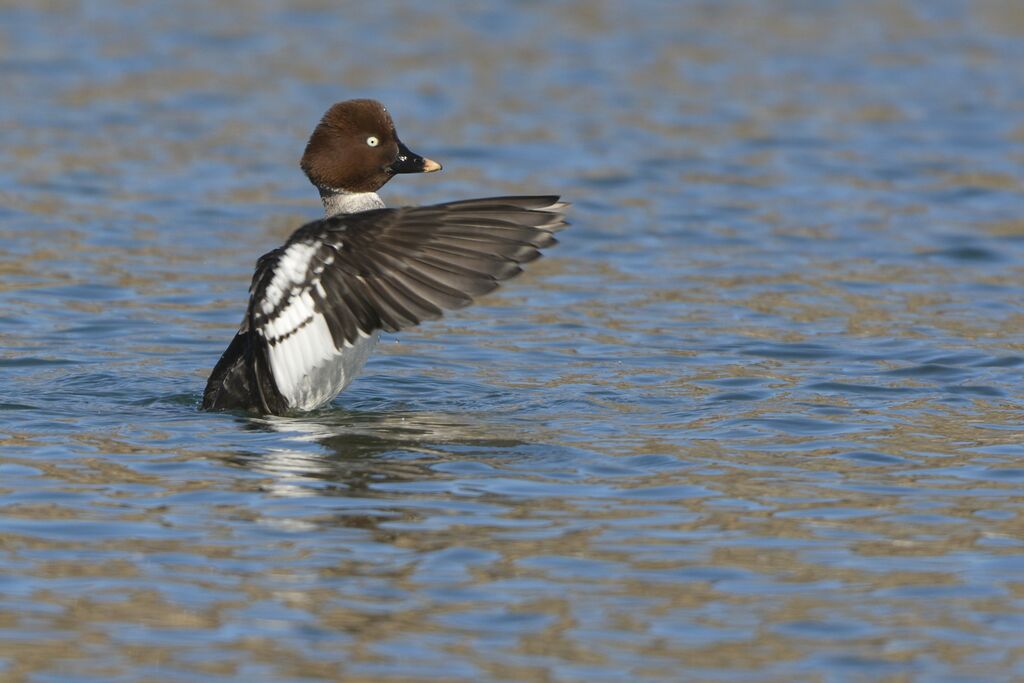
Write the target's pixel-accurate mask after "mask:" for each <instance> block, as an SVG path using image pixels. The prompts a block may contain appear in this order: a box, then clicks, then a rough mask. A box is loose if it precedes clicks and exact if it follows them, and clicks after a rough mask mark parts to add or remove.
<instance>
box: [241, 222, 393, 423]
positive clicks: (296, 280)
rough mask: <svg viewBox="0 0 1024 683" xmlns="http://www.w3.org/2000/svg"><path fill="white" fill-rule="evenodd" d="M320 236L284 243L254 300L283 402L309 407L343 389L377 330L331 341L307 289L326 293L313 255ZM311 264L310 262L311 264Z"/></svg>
mask: <svg viewBox="0 0 1024 683" xmlns="http://www.w3.org/2000/svg"><path fill="white" fill-rule="evenodd" d="M322 245H323V242H319V241H316V242H296V243H294V244H291V245H289V246H288V248H287V249H285V251H284V253H283V254H282V255H281V256H280V258H279V259H278V261H277V264H276V265H275V268H274V276H273V277H272V278H271V281H270V284H269V285H268V286H267V288H266V290H265V294H264V297H263V299H262V300H261V301H260V302H259V304H258V311H259V313H260V314H261V315H259V316H258V320H257V326H256V332H257V334H259V335H260V336H262V337H263V338H264V339H266V341H267V346H268V351H269V353H268V356H269V361H270V370H271V372H272V373H273V375H274V382H275V383H276V384H277V389H278V391H279V392H280V393H281V395H282V396H283V397H284V399H285V401H287V403H288V406H289V408H292V409H295V410H312V409H314V408H316V407H318V406H321V405H323V404H324V403H327V402H328V401H330V400H331V399H333V398H334V397H335V396H337V395H338V393H339V392H340V391H341V390H342V389H344V388H345V387H346V386H347V385H348V384H349V383H350V382H351V381H352V380H353V379H355V377H356V375H358V374H359V371H360V370H361V369H362V367H363V365H364V364H365V363H366V360H367V358H368V357H369V355H370V352H371V351H372V350H373V347H374V346H375V345H376V343H377V335H376V334H373V335H366V334H365V333H363V334H360V338H359V339H357V340H356V343H355V344H347V343H346V344H344V345H343V347H342V348H340V349H339V348H338V347H336V346H335V345H334V338H333V336H332V335H331V330H330V328H329V327H328V326H327V319H326V318H324V316H323V315H321V314H320V313H319V312H317V310H316V304H315V302H314V301H313V296H312V292H314V291H315V292H317V294H318V295H319V296H320V297H322V298H326V297H327V291H326V290H325V289H324V286H323V284H322V283H321V282H320V274H321V273H322V272H323V269H324V265H329V264H330V262H331V261H333V260H334V258H333V254H332V255H329V256H328V257H327V258H325V259H324V263H323V264H321V263H318V262H317V261H315V260H314V256H315V255H316V253H317V251H318V250H319V249H320V248H321V246H322ZM313 264H316V265H315V266H314V265H313Z"/></svg>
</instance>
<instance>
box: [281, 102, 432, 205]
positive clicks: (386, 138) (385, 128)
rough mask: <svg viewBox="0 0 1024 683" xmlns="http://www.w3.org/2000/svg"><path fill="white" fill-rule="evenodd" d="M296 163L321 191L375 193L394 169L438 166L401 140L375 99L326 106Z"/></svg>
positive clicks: (403, 170)
mask: <svg viewBox="0 0 1024 683" xmlns="http://www.w3.org/2000/svg"><path fill="white" fill-rule="evenodd" d="M300 165H301V167H302V170H303V171H305V173H306V177H307V178H309V181H310V182H311V183H313V184H314V185H316V187H317V188H319V189H320V191H321V194H322V193H324V192H325V191H327V192H330V191H331V190H343V191H346V192H376V191H377V190H378V189H380V187H381V186H382V185H384V183H386V182H387V181H389V180H391V177H392V176H394V175H395V174H396V173H430V172H432V171H438V170H440V169H441V164H439V163H437V162H436V161H431V160H430V159H424V158H423V157H421V156H420V155H418V154H415V153H413V152H411V151H409V148H408V147H406V146H405V145H403V144H402V141H401V140H399V139H398V134H397V133H396V132H395V124H394V122H393V121H392V120H391V115H390V114H388V110H387V109H385V108H384V105H382V104H381V103H380V102H377V101H376V100H346V101H344V102H338V103H337V104H335V105H334V106H332V107H331V108H330V109H328V110H327V113H326V114H324V116H323V118H322V119H320V123H318V124H317V127H316V128H315V129H314V130H313V134H312V135H311V136H310V138H309V142H308V143H306V151H305V153H304V154H303V155H302V162H301V163H300Z"/></svg>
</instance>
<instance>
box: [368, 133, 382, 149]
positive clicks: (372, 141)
mask: <svg viewBox="0 0 1024 683" xmlns="http://www.w3.org/2000/svg"><path fill="white" fill-rule="evenodd" d="M366 144H368V145H369V146H370V147H376V146H377V145H379V144H380V140H378V139H377V136H376V135H371V136H370V137H368V138H366Z"/></svg>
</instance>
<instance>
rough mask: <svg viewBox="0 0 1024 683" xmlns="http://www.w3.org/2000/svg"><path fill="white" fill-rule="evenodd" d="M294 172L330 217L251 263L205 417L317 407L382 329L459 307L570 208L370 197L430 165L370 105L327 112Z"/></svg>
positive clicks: (531, 255)
mask: <svg viewBox="0 0 1024 683" xmlns="http://www.w3.org/2000/svg"><path fill="white" fill-rule="evenodd" d="M301 167H302V170H303V171H304V172H305V174H306V177H308V178H309V180H310V182H312V183H313V185H314V186H315V187H316V188H317V190H319V191H320V198H321V200H322V201H323V205H324V212H325V213H326V216H327V217H326V218H324V219H322V220H318V221H313V222H312V223H307V224H306V225H304V226H302V227H301V228H299V229H298V230H296V231H295V232H294V233H293V234H292V236H291V237H289V238H288V241H287V242H285V243H284V245H283V246H281V247H278V248H277V249H275V250H273V251H271V252H269V253H267V254H264V255H263V256H261V257H260V259H259V260H258V261H257V262H256V273H255V274H254V275H253V278H252V285H251V286H250V287H249V307H248V309H247V310H246V313H245V318H244V319H243V320H242V324H241V326H240V327H239V328H238V333H237V334H235V338H234V339H233V340H232V341H231V344H230V345H229V346H228V348H227V350H226V351H225V352H224V355H222V356H221V358H220V361H218V363H217V365H216V367H214V369H213V372H212V373H211V374H210V379H209V380H208V381H207V383H206V390H205V391H204V392H203V403H202V407H203V409H206V410H230V409H241V410H249V411H253V412H259V413H270V414H275V415H282V414H288V413H294V412H299V411H306V410H313V409H314V408H317V407H319V406H322V405H324V404H325V403H327V402H329V401H331V400H332V399H333V398H334V397H335V396H337V395H338V393H340V392H341V391H342V390H343V389H344V388H345V387H346V386H348V384H349V383H350V382H351V381H352V380H353V379H355V377H356V375H357V374H359V371H360V370H362V368H363V365H364V364H365V363H366V360H367V358H368V357H369V355H370V352H371V351H372V350H373V347H374V345H375V344H376V343H377V338H378V336H379V334H380V331H381V330H386V331H388V332H397V331H398V330H403V329H406V328H408V327H412V326H414V325H417V324H419V323H420V321H422V320H428V319H433V318H438V317H440V316H441V314H442V312H443V311H445V310H449V309H455V308H462V307H464V306H468V305H469V304H471V303H473V300H474V298H475V297H478V296H480V295H481V294H485V293H487V292H490V291H491V290H493V289H494V288H496V287H497V286H498V283H500V282H501V281H502V280H507V279H508V278H510V277H513V276H515V275H517V274H518V273H519V272H521V268H520V267H519V266H520V265H521V264H523V263H526V262H528V261H532V260H534V259H535V258H537V257H538V256H540V250H541V249H542V248H544V247H550V246H552V245H553V244H555V238H554V236H553V233H554V232H555V231H557V230H560V229H561V228H563V227H565V225H566V222H565V220H564V219H563V216H562V212H563V210H564V209H565V207H566V206H568V205H567V204H565V203H563V202H560V201H558V199H559V198H558V197H557V196H553V195H552V196H523V197H489V198H486V199H467V200H463V201H457V202H448V203H445V204H436V205H433V206H417V207H404V208H401V209H387V208H384V202H383V201H381V199H380V197H378V196H377V190H378V189H380V188H381V186H383V185H384V184H385V183H386V182H388V181H389V180H391V178H392V176H394V175H395V174H397V173H431V172H433V171H439V170H441V164H439V163H437V162H436V161H431V160H430V159H425V158H423V157H421V156H419V155H418V154H415V153H413V152H411V151H410V150H409V148H408V147H406V146H405V145H404V144H402V141H401V140H399V139H398V134H397V133H396V132H395V124H394V123H393V122H392V121H391V116H390V115H389V114H388V112H387V110H386V109H385V108H384V107H383V106H382V105H381V104H380V103H379V102H376V101H374V100H348V101H346V102H339V103H337V104H335V105H334V106H332V107H331V108H330V109H328V110H327V113H326V114H324V116H323V118H322V119H321V120H320V123H319V124H318V125H317V127H316V128H315V129H314V130H313V134H312V136H310V138H309V143H307V145H306V151H305V153H304V154H303V155H302V162H301Z"/></svg>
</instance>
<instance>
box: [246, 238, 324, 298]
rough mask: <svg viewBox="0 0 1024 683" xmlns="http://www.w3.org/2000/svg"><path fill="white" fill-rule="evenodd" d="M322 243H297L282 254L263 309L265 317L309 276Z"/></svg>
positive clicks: (268, 288)
mask: <svg viewBox="0 0 1024 683" xmlns="http://www.w3.org/2000/svg"><path fill="white" fill-rule="evenodd" d="M321 244H322V243H321V242H295V243H294V244H291V245H289V246H288V248H287V249H285V250H284V253H283V254H281V258H280V259H279V260H278V262H277V268H276V269H275V270H274V278H273V279H272V280H271V281H270V284H269V285H268V286H267V291H266V296H265V297H264V298H263V302H262V304H261V308H262V309H263V315H270V313H271V312H272V311H273V310H274V309H275V308H277V306H278V304H280V303H281V297H283V296H284V295H285V294H289V293H290V292H291V290H292V289H293V288H294V287H295V286H296V285H302V284H304V283H305V281H306V277H307V275H308V274H309V264H310V263H312V262H313V255H314V254H316V251H317V249H319V248H320V245H321Z"/></svg>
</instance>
